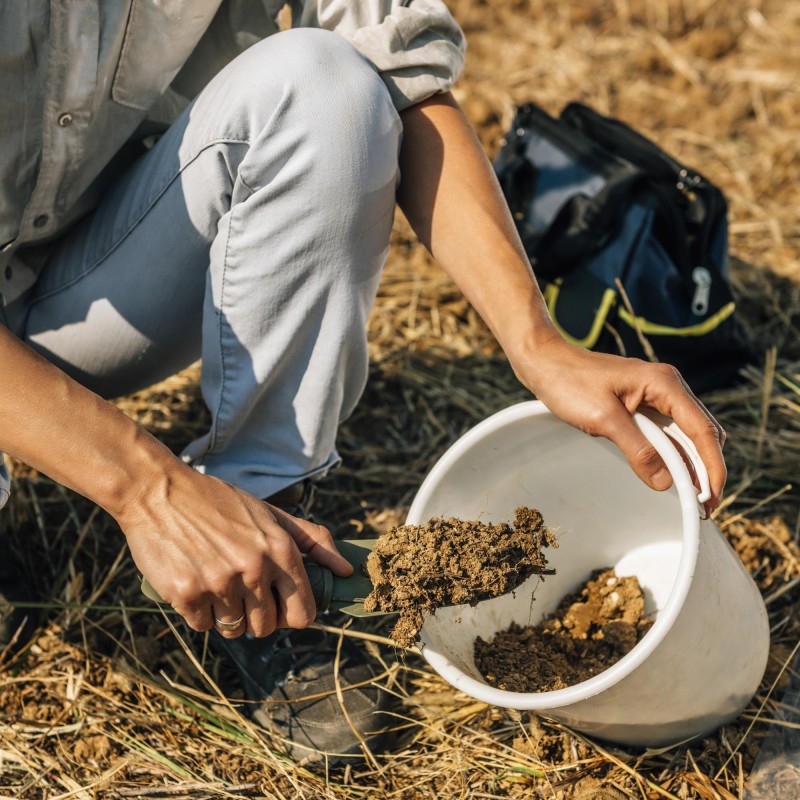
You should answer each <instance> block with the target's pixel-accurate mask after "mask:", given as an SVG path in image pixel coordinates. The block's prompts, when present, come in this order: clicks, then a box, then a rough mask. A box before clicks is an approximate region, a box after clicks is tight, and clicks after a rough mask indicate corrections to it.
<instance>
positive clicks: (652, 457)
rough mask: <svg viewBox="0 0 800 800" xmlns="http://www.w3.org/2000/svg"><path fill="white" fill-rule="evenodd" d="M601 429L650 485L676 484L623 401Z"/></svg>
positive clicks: (659, 487)
mask: <svg viewBox="0 0 800 800" xmlns="http://www.w3.org/2000/svg"><path fill="white" fill-rule="evenodd" d="M597 432H598V433H599V434H600V435H601V436H604V437H605V438H606V439H609V440H610V441H612V442H613V443H614V444H615V445H616V446H617V447H619V449H620V450H621V451H622V454H623V455H624V456H625V458H626V459H627V460H628V463H629V464H630V466H631V469H633V471H634V472H635V473H636V474H637V475H638V476H639V477H640V478H641V479H642V481H644V483H646V484H647V485H648V486H649V487H650V488H652V489H656V490H658V491H660V492H661V491H664V490H665V489H669V487H670V486H672V475H670V472H669V470H668V469H667V465H666V464H665V463H664V461H663V459H662V458H661V456H660V455H659V454H658V451H657V450H656V449H655V447H653V445H652V444H650V442H649V441H648V440H647V438H646V437H645V435H644V434H643V433H642V432H641V431H640V430H639V428H638V427H637V426H636V423H635V422H634V421H633V418H632V417H631V415H630V414H629V413H628V410H627V409H626V408H625V406H624V405H622V403H619V405H618V406H617V408H615V409H614V410H613V411H612V412H611V413H609V415H608V417H607V418H606V420H605V421H604V424H603V425H602V426H601V427H600V428H599V429H598V431H597Z"/></svg>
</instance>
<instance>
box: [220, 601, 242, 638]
mask: <svg viewBox="0 0 800 800" xmlns="http://www.w3.org/2000/svg"><path fill="white" fill-rule="evenodd" d="M213 614H214V627H215V628H216V629H217V630H218V631H219V633H220V635H221V636H224V637H225V638H226V639H236V638H238V637H239V636H241V635H242V634H243V633H245V631H247V629H248V627H249V623H248V619H247V616H248V615H247V614H246V613H245V606H244V603H243V602H242V600H241V599H239V600H233V601H231V602H227V601H226V600H225V599H223V598H220V597H217V598H215V599H214V605H213Z"/></svg>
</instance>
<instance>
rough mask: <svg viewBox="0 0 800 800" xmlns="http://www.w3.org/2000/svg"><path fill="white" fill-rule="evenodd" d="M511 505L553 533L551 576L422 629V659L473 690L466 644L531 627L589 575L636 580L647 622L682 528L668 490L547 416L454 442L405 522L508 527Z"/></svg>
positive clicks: (449, 611)
mask: <svg viewBox="0 0 800 800" xmlns="http://www.w3.org/2000/svg"><path fill="white" fill-rule="evenodd" d="M532 405H533V404H532ZM475 432H476V433H477V432H478V431H477V430H476V431H475ZM453 455H456V457H455V458H451V456H453ZM520 505H528V506H533V507H536V508H538V509H539V510H540V511H541V512H542V514H543V516H544V520H545V523H546V524H547V525H548V526H549V527H550V528H551V529H554V530H555V531H556V534H557V536H558V542H559V546H558V547H557V548H553V549H550V550H549V551H548V553H547V556H548V560H549V562H550V565H551V566H552V567H554V568H555V570H556V574H555V575H553V576H548V577H546V578H540V577H537V576H533V577H531V578H530V579H528V581H527V582H526V583H525V584H523V585H522V586H521V587H519V589H517V590H516V591H515V592H513V593H511V594H508V595H504V596H502V597H497V598H494V599H492V600H486V601H483V602H481V603H479V604H478V605H477V606H475V607H470V606H467V605H465V606H456V607H452V608H445V609H440V610H438V611H437V612H436V614H435V615H433V616H430V617H427V618H426V620H425V624H424V627H423V630H422V643H423V645H424V649H425V651H427V652H426V654H427V655H430V654H431V653H434V654H436V656H437V657H444V658H445V659H447V661H449V662H450V664H451V665H452V666H453V667H455V668H457V669H458V670H460V671H461V672H463V673H465V674H466V675H469V676H470V677H472V678H474V679H476V680H478V681H481V682H483V678H482V677H481V676H480V674H479V672H478V671H477V669H476V667H475V663H474V660H473V643H474V640H475V637H476V636H481V637H482V638H483V639H484V640H488V639H491V638H492V636H493V635H494V634H495V633H496V632H497V631H499V630H502V629H504V628H506V627H508V626H509V625H510V624H511V623H512V622H516V623H518V624H520V625H528V624H536V623H537V622H538V621H539V620H540V619H541V618H542V617H543V616H544V615H546V614H548V613H550V612H551V611H553V610H554V609H555V607H556V606H557V605H558V602H559V600H560V599H561V598H562V597H563V596H564V595H565V594H566V593H568V592H571V591H574V590H576V589H577V588H578V587H579V586H580V585H581V584H582V583H584V582H585V581H586V579H587V578H588V577H589V575H590V574H591V572H592V571H593V570H595V569H598V568H601V567H615V568H616V570H617V574H618V575H619V576H625V575H635V576H636V577H637V578H638V579H639V582H640V584H641V585H642V588H643V590H644V593H645V612H646V613H647V614H649V615H652V616H657V614H658V612H659V610H660V609H663V608H664V606H665V605H666V603H667V600H668V598H669V596H670V592H671V590H672V588H673V585H674V583H675V580H676V577H677V575H678V567H679V562H680V559H681V553H682V547H683V531H682V526H683V523H682V514H681V503H680V500H679V498H678V495H677V492H676V491H675V490H674V489H670V490H668V491H667V492H654V491H653V490H651V489H649V488H648V487H647V486H645V484H643V483H642V482H641V481H640V480H639V479H638V478H637V477H636V475H635V474H634V473H633V471H632V470H631V469H630V467H629V466H628V464H627V461H626V460H625V459H624V457H623V456H622V454H621V453H620V452H619V451H618V450H617V448H616V447H615V446H614V445H612V444H610V443H609V442H607V441H605V440H603V439H592V438H590V437H588V436H586V435H585V434H582V433H581V432H579V431H577V430H575V429H573V428H572V427H570V426H568V425H566V424H565V423H563V422H561V421H560V420H558V419H557V418H556V417H554V416H553V415H551V414H549V413H542V414H536V415H533V416H528V417H526V418H524V419H520V418H517V419H514V418H513V417H512V419H511V421H509V422H508V423H504V424H502V425H500V426H497V427H496V428H494V429H491V430H489V431H487V432H486V433H485V435H481V436H479V437H473V439H472V441H471V443H470V444H469V446H467V447H466V448H463V449H461V450H460V451H459V447H458V443H457V445H456V446H454V448H452V450H451V451H450V452H449V453H448V454H446V456H445V457H444V458H443V459H442V461H441V462H440V463H439V464H438V465H437V467H436V468H435V469H434V470H433V471H432V472H431V474H430V475H429V477H428V479H426V481H425V483H424V484H423V487H422V488H421V489H420V492H419V494H418V496H417V500H415V502H414V505H413V506H412V509H411V512H410V514H409V519H408V522H409V523H412V524H413V523H421V522H425V521H427V520H428V519H430V518H431V517H434V516H443V517H450V516H456V517H460V518H462V519H480V520H482V521H484V522H498V521H507V522H513V517H514V510H515V508H517V506H520Z"/></svg>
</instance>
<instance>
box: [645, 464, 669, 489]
mask: <svg viewBox="0 0 800 800" xmlns="http://www.w3.org/2000/svg"><path fill="white" fill-rule="evenodd" d="M650 483H651V484H652V486H653V488H654V489H659V490H661V489H669V487H670V485H671V484H672V476H671V475H670V474H669V472H668V471H667V470H666V469H663V468H662V469H660V470H659V471H658V472H656V474H655V475H653V477H652V478H650Z"/></svg>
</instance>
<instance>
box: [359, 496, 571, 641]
mask: <svg viewBox="0 0 800 800" xmlns="http://www.w3.org/2000/svg"><path fill="white" fill-rule="evenodd" d="M551 546H552V547H555V546H557V544H556V541H555V537H554V535H553V534H552V532H551V531H550V530H548V528H547V527H546V526H545V524H544V522H543V521H542V515H541V514H540V513H539V512H538V511H537V510H536V509H533V508H525V507H521V508H518V509H517V510H516V512H515V515H514V527H513V529H512V528H511V527H510V526H509V525H508V524H505V523H499V524H486V523H483V522H476V521H465V520H460V519H455V518H451V519H442V518H439V517H436V518H434V519H432V520H430V521H429V522H427V523H425V524H424V525H400V526H398V527H396V528H392V529H391V530H390V531H389V532H388V533H385V534H384V535H383V536H381V537H380V538H379V539H378V541H377V542H376V544H375V547H374V549H373V551H372V553H371V554H370V556H369V558H368V560H367V571H368V572H369V577H370V579H371V580H372V585H373V590H372V592H371V593H370V595H369V596H368V597H367V598H366V600H365V602H364V608H366V609H367V611H397V612H399V613H400V618H399V619H398V621H397V624H396V625H395V626H394V628H393V629H392V638H393V639H394V640H395V641H396V642H397V643H398V644H399V645H401V646H403V647H410V646H411V645H412V644H413V643H414V642H415V641H416V640H417V639H418V638H419V630H420V628H421V627H422V615H423V614H432V613H434V612H435V611H436V609H437V608H442V607H444V606H451V605H460V604H462V603H470V604H471V605H475V604H476V603H478V602H479V601H481V600H487V599H489V598H491V597H497V596H499V595H501V594H505V593H506V592H510V591H512V590H513V589H516V588H517V587H518V586H519V585H520V584H522V583H523V582H524V581H525V580H526V579H527V578H529V577H530V576H531V575H534V574H538V575H545V574H552V573H553V570H548V569H547V559H546V558H545V555H544V553H543V552H542V551H543V549H544V548H546V547H551Z"/></svg>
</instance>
